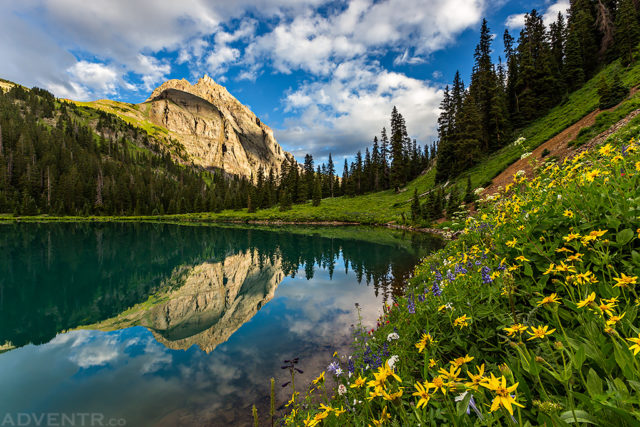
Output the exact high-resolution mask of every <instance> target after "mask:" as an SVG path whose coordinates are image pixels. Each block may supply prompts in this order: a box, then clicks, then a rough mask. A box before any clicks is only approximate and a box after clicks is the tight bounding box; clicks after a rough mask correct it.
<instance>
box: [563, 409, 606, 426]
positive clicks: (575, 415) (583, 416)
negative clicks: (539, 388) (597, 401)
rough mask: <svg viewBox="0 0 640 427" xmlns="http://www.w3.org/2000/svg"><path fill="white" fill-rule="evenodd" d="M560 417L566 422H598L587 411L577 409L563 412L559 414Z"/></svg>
mask: <svg viewBox="0 0 640 427" xmlns="http://www.w3.org/2000/svg"><path fill="white" fill-rule="evenodd" d="M560 419H561V420H562V421H564V422H565V423H567V424H571V423H575V422H576V421H577V422H579V423H588V424H598V420H596V419H595V418H593V417H592V416H591V415H589V414H588V413H587V412H585V411H582V410H579V409H576V410H575V411H565V412H563V413H562V414H560Z"/></svg>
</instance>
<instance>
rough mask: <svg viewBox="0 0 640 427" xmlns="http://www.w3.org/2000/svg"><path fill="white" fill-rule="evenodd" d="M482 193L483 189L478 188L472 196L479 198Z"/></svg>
mask: <svg viewBox="0 0 640 427" xmlns="http://www.w3.org/2000/svg"><path fill="white" fill-rule="evenodd" d="M483 191H484V188H482V187H478V188H476V189H475V190H474V191H473V194H475V195H476V196H479V195H481V194H482V192H483Z"/></svg>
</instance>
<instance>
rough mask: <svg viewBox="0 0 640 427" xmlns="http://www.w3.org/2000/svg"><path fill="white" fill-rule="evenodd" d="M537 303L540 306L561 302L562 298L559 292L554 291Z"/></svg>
mask: <svg viewBox="0 0 640 427" xmlns="http://www.w3.org/2000/svg"><path fill="white" fill-rule="evenodd" d="M537 304H538V307H539V306H541V305H547V304H560V299H559V298H558V294H556V293H552V294H551V295H549V296H548V297H544V298H543V299H542V300H540V301H538V302H537Z"/></svg>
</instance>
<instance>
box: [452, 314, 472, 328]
mask: <svg viewBox="0 0 640 427" xmlns="http://www.w3.org/2000/svg"><path fill="white" fill-rule="evenodd" d="M469 320H471V318H470V317H467V315H466V314H463V315H462V316H460V317H458V318H456V320H454V321H453V326H459V327H460V329H462V328H464V327H465V326H469Z"/></svg>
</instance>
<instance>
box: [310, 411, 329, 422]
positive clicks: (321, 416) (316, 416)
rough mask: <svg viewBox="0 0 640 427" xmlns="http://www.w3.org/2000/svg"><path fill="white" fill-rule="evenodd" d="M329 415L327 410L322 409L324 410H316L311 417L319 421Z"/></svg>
mask: <svg viewBox="0 0 640 427" xmlns="http://www.w3.org/2000/svg"><path fill="white" fill-rule="evenodd" d="M328 415H329V412H327V411H324V412H318V413H317V414H316V415H315V416H314V417H313V419H314V420H315V421H317V422H320V421H322V420H324V419H325V418H327V416H328Z"/></svg>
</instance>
